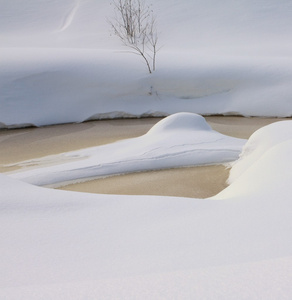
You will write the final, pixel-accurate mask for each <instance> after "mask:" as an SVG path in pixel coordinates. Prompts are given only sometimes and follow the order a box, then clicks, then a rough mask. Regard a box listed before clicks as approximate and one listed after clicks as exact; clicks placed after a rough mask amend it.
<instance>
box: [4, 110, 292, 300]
mask: <svg viewBox="0 0 292 300" xmlns="http://www.w3.org/2000/svg"><path fill="white" fill-rule="evenodd" d="M174 118H175V119H176V118H177V116H175V117H174ZM164 123H165V124H162V126H161V127H162V128H163V129H165V131H167V130H168V129H170V131H172V130H173V129H174V128H173V126H172V124H171V122H169V123H168V122H167V121H165V122H164ZM186 123H187V124H189V122H188V121H186ZM186 123H184V124H183V125H184V126H186ZM195 123H196V124H197V125H198V127H199V128H201V129H202V130H203V131H205V130H207V131H210V129H209V128H208V127H207V126H206V125H205V124H204V123H203V122H202V121H201V120H200V119H198V120H196V122H195ZM277 126H279V127H280V128H281V129H282V132H283V135H282V138H281V140H282V142H277V141H275V142H271V144H270V146H267V144H266V143H265V141H266V140H267V139H268V138H269V137H271V139H272V140H274V139H275V136H274V135H273V134H274V132H275V125H274V124H273V125H269V126H267V127H265V128H264V129H262V130H259V131H258V132H257V133H256V134H255V136H257V141H258V144H257V145H256V146H255V147H254V151H256V149H257V147H259V148H261V147H262V143H261V141H263V143H264V144H265V145H264V146H263V147H265V148H266V151H265V152H264V153H263V154H262V155H261V156H260V157H259V158H258V159H257V160H256V161H255V162H254V163H253V164H252V165H251V164H250V161H249V159H248V156H246V159H245V155H243V156H242V158H241V159H240V162H241V164H246V166H249V167H248V168H245V169H246V170H245V172H243V174H242V175H241V176H240V177H239V178H237V179H236V181H235V182H234V183H232V184H231V185H230V186H229V187H228V188H227V189H226V190H224V191H223V192H222V193H220V194H218V195H217V196H215V197H213V198H210V199H204V200H201V199H189V198H172V197H149V196H112V195H107V196H106V195H93V194H83V193H73V192H64V191H57V190H51V189H45V188H40V187H36V186H32V185H30V184H28V183H24V182H20V181H17V180H15V179H12V178H9V177H7V176H4V175H1V176H0V189H1V212H0V213H1V218H0V226H1V229H2V230H1V245H2V246H1V247H2V249H1V266H0V273H1V282H0V285H1V290H0V296H1V299H9V300H11V299H19V298H22V299H30V300H31V299H66V298H67V299H68V298H70V299H73V300H74V299H84V298H86V297H87V298H88V297H89V298H98V299H117V298H118V299H137V298H139V299H165V298H167V299H194V298H195V299H235V298H236V299H261V298H262V299H263V298H264V299H287V300H288V299H290V298H291V294H292V290H291V276H292V275H291V274H292V273H291V271H292V243H291V238H290V237H291V191H292V190H291V180H292V173H291V169H292V161H291V153H292V139H291V133H290V129H291V121H289V122H286V121H284V122H280V123H279V125H277ZM159 127H160V126H158V128H156V129H158V131H159V130H160V128H159ZM167 128H168V129H167ZM163 132H164V131H163ZM150 134H151V131H150ZM252 139H253V138H251V140H252ZM278 141H279V140H278ZM235 166H236V165H235Z"/></svg>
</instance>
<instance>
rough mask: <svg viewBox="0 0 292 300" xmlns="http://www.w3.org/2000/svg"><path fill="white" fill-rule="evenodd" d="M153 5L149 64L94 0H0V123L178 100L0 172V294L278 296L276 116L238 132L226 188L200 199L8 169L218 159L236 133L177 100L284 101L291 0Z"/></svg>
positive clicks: (282, 282)
mask: <svg viewBox="0 0 292 300" xmlns="http://www.w3.org/2000/svg"><path fill="white" fill-rule="evenodd" d="M154 10H155V12H156V14H157V20H158V26H159V31H160V35H159V38H160V43H161V45H163V48H162V49H161V50H160V52H159V56H158V60H157V71H155V72H154V73H153V74H151V75H149V74H147V69H146V68H145V66H144V65H143V61H142V60H141V59H140V58H139V57H136V56H134V55H132V54H129V53H122V52H121V50H124V49H123V48H122V47H121V46H120V44H119V41H118V40H116V39H115V38H114V37H110V33H109V30H108V28H109V25H108V23H107V21H106V18H107V17H108V16H111V14H112V8H111V6H110V5H109V1H108V0H98V1H97V0H74V1H73V0H60V1H51V0H43V1H39V0H26V1H22V0H10V1H7V0H0V39H1V45H0V57H1V60H0V127H22V126H27V125H36V126H41V125H47V124H57V123H67V122H81V121H84V120H89V119H99V118H113V117H134V116H136V117H137V116H138V117H141V116H149V115H155V116H156V115H169V114H174V113H177V112H182V111H183V112H189V113H182V114H175V115H173V116H170V117H169V118H167V119H165V120H164V121H162V122H161V123H159V124H158V125H157V126H154V127H153V128H152V129H151V130H150V131H149V132H148V133H147V134H146V135H145V136H143V137H140V138H137V139H131V140H126V141H122V142H119V143H115V144H111V145H106V146H103V147H98V148H91V149H85V150H80V151H78V152H74V153H69V154H63V155H59V156H57V157H53V162H54V161H55V159H57V160H58V162H59V161H60V159H61V160H62V159H64V157H67V158H68V159H69V161H67V163H64V164H61V165H60V164H59V165H55V166H52V167H42V168H39V169H33V170H27V171H26V172H23V173H20V172H19V173H16V174H13V175H12V174H11V175H10V176H11V177H8V176H7V175H4V174H0V192H1V194H0V214H1V217H0V227H1V236H0V239H1V261H0V274H1V276H0V298H1V299H9V300H12V299H29V300H34V299H72V300H75V299H127V300H128V299H212V300H213V299H224V300H226V299H232V300H233V299H265V300H269V299H273V300H274V299H284V300H285V299H287V300H288V299H291V296H292V287H291V279H292V243H291V191H292V190H291V180H292V173H291V169H292V161H291V153H292V127H291V126H292V125H291V124H292V122H291V121H284V122H278V123H276V124H272V125H269V126H267V127H265V128H262V129H260V130H258V131H257V132H256V133H255V134H253V135H252V136H251V138H250V139H249V140H248V141H247V143H246V144H245V146H244V149H243V152H242V154H241V156H240V158H239V160H238V161H237V162H234V163H232V169H231V173H230V178H229V183H230V185H229V187H228V188H226V189H225V190H223V191H222V192H221V193H219V194H218V195H216V196H214V197H212V198H209V199H204V200H203V199H189V198H173V197H158V196H157V197H150V196H117V195H115V196H114V195H93V194H84V193H73V192H64V191H57V190H52V189H46V188H43V187H37V186H35V185H32V184H30V183H27V182H23V181H20V180H19V179H16V178H12V177H19V178H20V177H22V179H24V180H27V181H31V182H33V183H37V184H46V183H56V182H63V181H64V180H65V181H66V180H73V179H74V180H76V179H80V178H81V177H83V178H84V177H88V176H97V175H109V174H116V173H121V172H130V171H131V172H132V171H137V170H144V169H147V168H149V167H150V168H153V167H154V166H156V163H157V168H161V167H173V166H181V165H191V164H192V165H194V164H195V165H196V164H206V163H208V164H210V163H223V162H227V161H233V160H236V158H237V157H238V155H239V153H240V150H241V147H242V146H243V144H244V141H243V140H238V139H234V138H230V137H226V136H222V135H220V134H219V133H217V132H214V131H212V130H211V129H210V128H209V127H208V125H207V124H206V123H205V121H204V119H203V118H202V117H200V116H198V115H195V114H190V113H200V114H240V115H244V116H279V117H280V116H284V117H288V116H291V115H292V104H291V103H292V102H291V97H292V87H291V79H292V58H291V50H292V44H291V38H290V34H291V33H290V28H291V25H292V18H291V16H292V3H291V1H290V0H265V1H262V0H257V1H252V0H238V1H234V0H223V1H220V3H219V2H218V1H215V0H204V1H203V0H202V1H201V0H198V1H191V0H182V1H175V0H157V1H155V3H154ZM118 147H119V148H118ZM121 149H122V150H123V151H122V152H120V151H121ZM100 151H102V154H100ZM104 151H107V152H104ZM174 155H175V159H174ZM81 156H83V159H82V160H81V159H80V158H81ZM166 158H167V159H166ZM50 159H52V157H51V158H45V159H43V160H40V161H38V160H35V161H30V162H26V164H27V163H28V164H29V163H39V162H40V163H42V162H49V163H50V162H51V161H50ZM71 159H78V160H75V161H70V160H71ZM142 160H145V164H143V162H142ZM136 162H138V164H136ZM110 168H112V170H111V169H110ZM62 172H63V173H62ZM90 172H92V173H90ZM98 172H100V173H98ZM54 178H56V179H57V181H56V182H54V181H53V180H54ZM38 180H40V181H41V182H37V181H38ZM43 180H45V182H44V181H43Z"/></svg>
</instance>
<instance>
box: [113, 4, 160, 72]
mask: <svg viewBox="0 0 292 300" xmlns="http://www.w3.org/2000/svg"><path fill="white" fill-rule="evenodd" d="M112 3H113V7H114V10H115V17H114V18H113V20H110V21H109V23H110V25H111V27H112V30H113V32H114V34H115V35H116V36H117V37H118V38H119V39H120V40H121V42H122V43H123V45H125V46H126V47H128V48H130V49H132V50H133V51H131V53H135V54H138V55H140V56H142V58H143V59H144V61H145V63H146V66H147V69H148V71H149V73H152V72H153V71H154V70H155V67H156V55H157V51H158V50H159V49H158V48H157V43H158V36H157V31H156V19H155V17H154V15H153V11H152V7H151V6H150V5H147V4H146V3H145V1H144V0H113V2H112Z"/></svg>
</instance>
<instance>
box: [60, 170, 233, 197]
mask: <svg viewBox="0 0 292 300" xmlns="http://www.w3.org/2000/svg"><path fill="white" fill-rule="evenodd" d="M228 173H229V171H228V170H227V169H226V168H225V167H224V166H222V165H216V166H200V167H189V168H179V169H169V170H160V171H151V172H141V173H134V174H127V175H121V176H113V177H108V178H104V179H97V180H94V181H87V182H83V183H77V184H73V185H68V186H65V187H63V188H61V189H62V190H67V191H79V192H86V193H101V194H119V195H163V196H178V197H191V198H207V197H211V196H214V195H216V194H217V193H219V192H220V191H222V190H223V189H224V188H225V187H226V180H227V177H228Z"/></svg>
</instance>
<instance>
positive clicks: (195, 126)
mask: <svg viewBox="0 0 292 300" xmlns="http://www.w3.org/2000/svg"><path fill="white" fill-rule="evenodd" d="M177 130H184V131H185V130H196V131H211V130H212V128H211V127H210V126H209V125H208V123H207V122H206V120H205V118H204V117H202V116H200V115H197V114H194V113H186V112H181V113H176V114H173V115H171V116H169V117H166V118H164V119H163V120H161V121H160V122H158V123H157V124H156V125H154V126H153V127H152V128H151V129H150V130H149V131H148V133H147V134H158V133H159V134H161V133H164V132H169V131H177Z"/></svg>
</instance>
